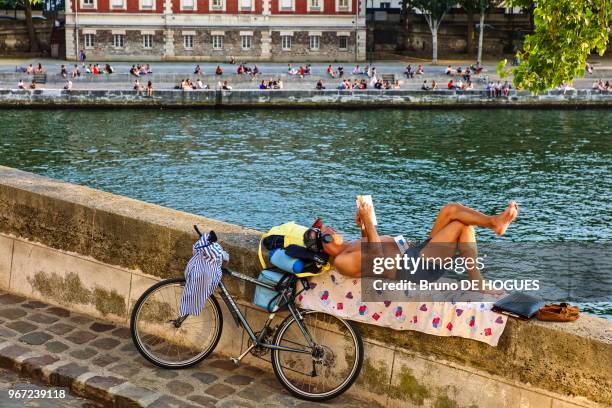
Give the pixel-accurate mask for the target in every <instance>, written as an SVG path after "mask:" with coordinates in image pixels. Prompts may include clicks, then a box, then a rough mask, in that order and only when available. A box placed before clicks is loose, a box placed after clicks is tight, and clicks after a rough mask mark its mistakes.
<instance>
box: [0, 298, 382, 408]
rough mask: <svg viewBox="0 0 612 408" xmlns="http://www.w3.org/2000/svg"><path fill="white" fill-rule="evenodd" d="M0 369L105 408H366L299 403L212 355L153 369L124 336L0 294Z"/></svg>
mask: <svg viewBox="0 0 612 408" xmlns="http://www.w3.org/2000/svg"><path fill="white" fill-rule="evenodd" d="M247 360H248V358H247ZM0 367H4V368H11V369H13V370H18V371H19V372H21V373H22V374H24V375H28V376H32V377H34V378H35V379H41V380H42V381H44V382H47V383H49V384H52V385H60V386H70V388H71V389H72V390H73V391H75V393H76V394H78V395H83V396H85V397H87V398H92V399H97V400H99V401H106V405H109V406H113V405H114V406H139V405H140V406H149V407H156V408H157V407H160V408H162V407H163V408H171V407H197V406H206V407H212V406H216V407H223V408H226V407H227V408H230V407H231V408H239V407H244V408H248V407H256V406H263V405H265V406H266V407H270V408H273V407H288V406H289V407H304V408H305V407H311V406H313V405H325V406H328V405H329V406H333V407H351V408H359V407H368V408H372V406H373V404H372V403H370V402H364V401H359V400H356V399H354V398H353V397H351V396H348V395H346V394H345V395H342V396H341V397H339V398H336V399H335V400H332V401H330V402H327V403H325V404H313V403H310V402H306V401H302V400H299V399H296V398H294V397H292V396H291V395H290V394H288V393H287V392H286V390H285V389H284V388H283V387H282V386H281V385H280V383H279V382H278V381H277V379H276V377H275V376H274V374H273V372H272V368H271V367H270V369H269V370H262V369H259V368H256V367H253V366H249V365H248V361H247V363H242V364H241V365H240V366H239V367H236V366H235V365H234V364H233V363H231V362H230V361H229V360H228V359H227V358H223V357H221V356H218V355H214V354H213V355H212V356H210V357H209V358H208V359H207V360H205V361H204V362H202V363H201V364H199V365H198V366H196V367H193V368H190V369H185V370H165V369H160V368H157V367H155V366H153V365H152V364H150V363H148V362H146V361H145V360H144V359H143V358H142V357H141V356H140V355H139V354H138V352H137V350H136V349H135V347H134V345H133V343H132V340H131V337H130V331H129V329H128V328H125V327H118V326H115V325H113V324H109V323H108V322H104V321H101V320H96V319H94V318H92V317H89V316H85V315H81V314H77V313H72V312H70V311H68V310H66V309H63V308H61V307H56V306H51V305H48V304H45V303H42V302H38V301H34V300H28V299H25V298H23V297H19V296H15V295H12V294H7V293H4V292H1V291H0ZM125 401H128V402H129V401H132V402H131V404H127V403H126V402H125ZM134 401H138V404H134ZM0 406H1V407H4V406H5V405H2V404H0ZM16 406H20V405H16ZM32 406H33V405H32ZM69 406H70V405H69Z"/></svg>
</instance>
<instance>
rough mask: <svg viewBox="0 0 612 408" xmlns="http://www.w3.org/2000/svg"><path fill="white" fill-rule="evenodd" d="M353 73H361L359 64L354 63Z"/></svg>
mask: <svg viewBox="0 0 612 408" xmlns="http://www.w3.org/2000/svg"><path fill="white" fill-rule="evenodd" d="M353 75H363V70H362V69H361V68H359V65H355V68H353Z"/></svg>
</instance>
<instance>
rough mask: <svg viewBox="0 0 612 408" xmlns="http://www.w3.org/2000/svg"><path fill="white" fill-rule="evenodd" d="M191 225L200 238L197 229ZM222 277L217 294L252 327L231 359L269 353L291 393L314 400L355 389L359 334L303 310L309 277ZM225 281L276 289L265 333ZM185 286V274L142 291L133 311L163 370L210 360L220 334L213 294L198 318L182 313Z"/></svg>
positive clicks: (138, 332)
mask: <svg viewBox="0 0 612 408" xmlns="http://www.w3.org/2000/svg"><path fill="white" fill-rule="evenodd" d="M194 228H195V230H196V232H197V233H198V234H199V235H200V236H202V234H201V233H200V231H199V230H198V228H197V226H194ZM222 276H223V278H222V279H221V282H220V283H219V286H218V289H219V295H220V297H221V299H223V301H224V303H225V304H226V306H227V308H228V310H229V312H230V314H231V315H232V317H233V319H234V321H235V322H236V324H237V325H238V326H239V327H242V329H243V330H245V331H246V332H247V334H248V337H249V343H250V344H249V347H248V348H247V349H246V350H245V351H244V352H243V353H242V354H241V355H240V356H238V357H233V358H231V360H232V361H233V362H234V363H235V364H239V363H240V361H241V360H242V359H243V358H244V357H245V356H246V355H247V354H249V353H251V354H253V355H255V356H259V357H263V356H264V355H265V354H267V353H268V351H270V352H271V363H272V368H273V369H274V374H275V375H276V377H277V378H278V380H279V381H280V383H281V384H282V385H283V386H284V387H285V388H286V389H287V390H288V391H289V392H290V393H291V394H293V395H294V396H296V397H298V398H301V399H305V400H309V401H325V400H328V399H332V398H335V397H337V396H339V395H340V394H342V393H344V392H345V391H346V390H348V389H349V388H350V387H351V386H352V384H353V383H354V382H355V380H356V379H357V377H358V376H359V373H360V371H361V367H362V365H363V341H362V339H361V334H360V332H359V330H358V329H357V327H356V326H354V324H353V323H351V322H349V321H346V320H344V319H341V318H339V317H336V316H333V315H331V314H328V313H324V312H318V311H313V310H304V309H300V308H298V307H297V306H296V305H295V299H296V297H297V296H298V295H299V294H300V293H301V292H302V291H303V290H308V289H309V284H308V281H307V280H306V279H303V278H298V277H296V276H295V275H293V274H290V273H285V274H284V275H283V278H282V279H280V281H279V282H278V283H276V284H274V283H268V282H262V281H260V280H258V279H256V278H253V277H250V276H247V275H243V274H241V273H237V272H234V271H230V270H229V269H227V268H222ZM225 278H233V279H239V280H242V281H246V282H249V283H252V284H255V285H257V286H260V287H263V288H266V289H269V290H272V291H274V292H276V296H275V303H276V306H275V307H274V309H273V310H272V312H271V313H270V314H269V316H268V319H267V320H266V322H265V324H264V326H263V327H262V329H261V330H259V331H257V332H255V331H254V330H253V328H252V327H251V325H250V324H249V322H248V321H247V319H246V318H245V317H244V315H243V314H242V312H241V311H240V309H239V308H238V305H237V304H236V301H235V300H234V298H233V297H232V295H231V294H230V293H229V291H228V290H227V288H226V286H225V284H224V283H223V279H225ZM298 284H300V285H302V289H301V290H298V289H297V287H298ZM184 286H185V278H171V279H166V280H163V281H160V282H158V283H156V284H155V285H153V286H152V287H150V288H149V289H147V290H146V291H145V292H144V293H143V294H142V295H141V297H140V298H139V299H138V301H137V302H136V304H135V305H134V309H133V311H132V315H131V321H130V329H131V333H132V339H133V341H134V344H135V345H136V348H137V349H138V351H139V352H140V354H141V355H142V356H143V357H144V358H145V359H147V360H148V361H150V362H151V363H153V364H155V365H156V366H158V367H163V368H171V369H180V368H187V367H192V366H194V365H196V364H198V363H200V362H201V361H203V360H204V359H205V358H206V357H208V356H209V355H210V354H211V353H212V352H213V350H214V349H215V347H216V346H217V344H218V342H219V339H220V338H221V333H222V328H223V315H222V313H221V309H220V306H219V302H218V301H217V299H216V297H215V295H214V294H213V295H211V296H210V297H209V298H208V299H207V301H206V305H205V307H204V309H203V310H202V312H201V313H200V315H199V316H192V315H187V316H180V315H179V314H180V313H179V310H180V299H181V295H182V292H183V288H184ZM270 303H272V302H270ZM285 309H286V310H288V311H289V314H288V316H287V317H286V318H285V319H284V320H283V321H282V322H281V323H280V325H278V326H275V327H272V326H271V324H272V321H273V319H274V317H275V315H276V313H278V312H279V311H280V310H285Z"/></svg>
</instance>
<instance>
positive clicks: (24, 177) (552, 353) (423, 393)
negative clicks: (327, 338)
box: [0, 167, 612, 408]
mask: <svg viewBox="0 0 612 408" xmlns="http://www.w3.org/2000/svg"><path fill="white" fill-rule="evenodd" d="M193 224H198V225H199V226H200V228H201V229H203V230H209V229H214V230H215V231H216V232H217V234H218V235H219V237H220V241H221V243H222V245H223V246H224V248H225V249H226V250H227V251H228V252H229V253H230V254H231V263H230V268H232V269H236V270H240V271H241V272H244V273H247V274H250V275H255V274H257V273H258V270H259V267H258V261H257V255H256V246H257V242H258V240H259V237H260V232H258V231H255V230H252V229H248V228H244V227H240V226H237V225H232V224H228V223H224V222H220V221H216V220H212V219H208V218H204V217H199V216H196V215H192V214H187V213H184V212H180V211H175V210H171V209H168V208H164V207H160V206H157V205H153V204H147V203H144V202H141V201H137V200H133V199H130V198H126V197H121V196H117V195H113V194H110V193H105V192H102V191H98V190H94V189H90V188H87V187H82V186H78V185H74V184H68V183H64V182H60V181H57V180H53V179H49V178H45V177H41V176H37V175H34V174H31V173H26V172H23V171H19V170H15V169H11V168H7V167H0V289H2V290H5V291H8V292H11V293H14V294H18V295H21V296H26V297H29V298H34V299H38V300H41V301H45V302H48V303H52V304H55V305H58V306H61V307H63V308H65V309H67V310H71V311H75V312H80V313H87V314H90V315H92V316H96V317H98V318H103V319H106V320H111V321H114V322H117V323H120V324H123V325H125V324H127V321H128V320H127V319H128V316H129V314H130V308H131V306H132V305H133V304H134V302H135V300H136V299H137V298H138V297H139V296H140V294H141V293H142V292H143V291H144V290H145V289H146V288H148V287H149V286H151V285H152V284H153V283H154V282H155V281H156V280H158V279H161V278H166V277H173V276H180V275H181V274H182V272H183V268H184V265H185V263H186V261H187V260H188V259H189V257H190V255H191V245H192V243H193V241H194V240H195V239H196V236H195V233H194V232H193V230H192V225H193ZM228 283H230V282H228ZM229 287H230V290H231V291H232V292H233V293H234V295H236V296H237V298H238V299H239V300H240V303H241V307H243V308H244V310H245V312H246V313H247V316H248V318H249V320H251V321H252V322H253V323H254V325H255V326H257V323H258V322H259V323H261V322H263V321H265V319H266V314H265V313H264V312H263V311H261V310H260V309H258V308H256V307H254V306H253V305H251V304H250V303H249V301H250V299H251V294H252V291H251V288H250V287H247V286H246V285H245V284H243V283H233V284H230V285H229ZM224 313H225V312H224ZM227 322H228V324H227V325H226V329H227V330H230V331H232V333H233V332H234V331H235V332H236V335H235V336H233V335H232V336H230V337H231V338H241V337H240V334H239V331H238V330H237V328H236V327H235V326H234V325H233V324H232V323H231V318H229V317H228V319H227ZM611 325H612V323H611V322H610V321H608V320H604V319H599V318H595V317H589V316H582V317H581V318H580V319H579V320H578V321H576V322H573V323H566V324H554V323H542V322H535V321H532V322H522V321H517V320H512V319H511V320H510V321H509V322H508V325H507V327H506V329H505V332H504V334H503V335H502V337H501V339H500V342H499V345H498V346H497V347H490V346H488V345H486V344H484V343H480V342H476V341H473V340H468V339H464V338H458V337H435V336H430V335H426V334H423V333H418V332H413V331H393V330H391V329H386V328H381V327H377V326H370V325H363V324H362V325H360V328H361V331H362V333H363V334H364V338H365V348H366V361H365V365H364V370H363V372H362V374H361V376H360V378H359V380H358V383H357V385H356V386H355V387H354V388H353V389H352V390H351V392H352V393H354V394H357V395H359V396H360V397H363V398H370V399H372V400H376V401H378V402H379V403H381V404H383V405H385V406H397V407H400V406H406V405H407V404H408V405H419V406H425V407H434V406H435V407H439V406H455V407H468V406H471V407H474V406H476V407H487V408H489V407H500V408H501V407H516V408H518V407H537V408H541V407H547V408H548V407H552V408H561V407H594V406H609V405H611V404H612V378H611V377H610V367H611V366H612V334H611V333H612V331H611ZM243 346H244V344H243ZM241 347H242V346H240V345H238V346H237V345H236V344H231V342H230V343H228V344H223V343H222V344H221V345H220V348H219V352H221V353H225V354H232V355H234V354H235V353H236V352H237V351H239V350H240V349H241ZM253 360H255V362H254V363H255V364H259V363H258V361H259V360H257V359H253ZM261 366H262V367H268V368H269V365H268V363H265V362H261ZM444 404H446V405H444Z"/></svg>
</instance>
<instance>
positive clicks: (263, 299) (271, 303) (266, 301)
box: [253, 269, 284, 313]
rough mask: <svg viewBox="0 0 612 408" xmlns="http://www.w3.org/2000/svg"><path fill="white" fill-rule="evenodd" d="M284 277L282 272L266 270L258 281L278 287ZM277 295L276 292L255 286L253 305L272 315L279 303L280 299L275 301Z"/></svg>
mask: <svg viewBox="0 0 612 408" xmlns="http://www.w3.org/2000/svg"><path fill="white" fill-rule="evenodd" d="M283 275H284V274H283V273H280V272H274V271H270V270H267V269H264V270H263V271H261V273H260V274H259V276H258V277H257V280H259V281H261V282H265V283H267V284H270V285H276V284H277V283H278V282H279V281H280V280H281V278H282V277H283ZM277 295H278V292H276V291H273V290H270V289H267V288H264V287H261V286H255V296H254V298H253V303H254V304H255V305H256V306H259V307H261V308H263V309H266V310H267V311H268V312H270V313H271V312H272V311H273V310H274V308H275V306H276V305H277V303H278V299H275V298H276V296H277Z"/></svg>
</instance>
